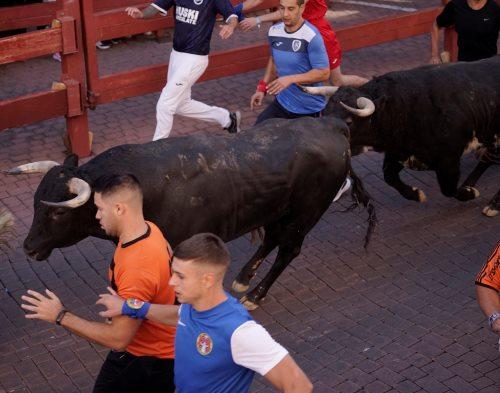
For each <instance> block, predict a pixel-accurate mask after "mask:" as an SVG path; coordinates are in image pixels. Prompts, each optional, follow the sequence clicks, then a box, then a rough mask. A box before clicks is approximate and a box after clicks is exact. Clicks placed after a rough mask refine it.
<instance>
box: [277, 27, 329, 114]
mask: <svg viewBox="0 0 500 393" xmlns="http://www.w3.org/2000/svg"><path fill="white" fill-rule="evenodd" d="M268 39H269V45H270V47H271V53H272V56H273V60H274V64H275V66H276V72H277V74H278V77H282V76H287V75H294V74H303V73H305V72H308V71H311V70H312V69H318V68H330V67H329V62H328V55H327V53H326V49H325V44H324V42H323V38H322V37H321V34H320V33H319V31H318V30H317V29H316V27H314V26H313V25H312V24H311V23H309V22H307V21H304V23H303V24H302V26H301V27H300V28H299V29H298V30H297V31H295V32H293V33H288V32H287V31H286V30H285V25H284V24H283V22H281V23H277V24H275V25H273V26H271V28H270V29H269V34H268ZM322 85H323V84H322V83H315V84H312V85H310V86H322ZM277 100H278V102H279V103H280V104H281V106H283V107H284V108H285V109H286V110H288V111H289V112H292V113H297V114H301V115H304V114H312V113H317V112H320V111H322V110H323V109H324V108H325V105H326V99H325V97H323V96H314V95H311V94H307V93H304V92H303V91H302V90H300V89H299V88H298V87H297V85H295V84H292V85H290V86H289V87H288V88H286V89H285V90H283V91H282V92H281V93H279V94H278V95H277Z"/></svg>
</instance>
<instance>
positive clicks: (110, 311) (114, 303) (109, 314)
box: [95, 287, 125, 318]
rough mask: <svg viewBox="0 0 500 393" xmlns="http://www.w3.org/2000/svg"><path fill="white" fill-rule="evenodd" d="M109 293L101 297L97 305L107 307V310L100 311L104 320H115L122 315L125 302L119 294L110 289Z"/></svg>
mask: <svg viewBox="0 0 500 393" xmlns="http://www.w3.org/2000/svg"><path fill="white" fill-rule="evenodd" d="M108 291H109V294H108V293H105V294H101V295H99V300H97V302H95V304H101V305H103V306H104V307H106V310H104V311H100V312H99V315H100V316H101V317H103V318H113V317H117V316H119V315H122V307H123V303H124V302H125V300H124V299H122V298H121V297H120V296H118V294H117V293H116V292H115V291H114V290H113V289H112V288H110V287H108Z"/></svg>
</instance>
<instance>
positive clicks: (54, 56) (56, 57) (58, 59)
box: [52, 52, 61, 63]
mask: <svg viewBox="0 0 500 393" xmlns="http://www.w3.org/2000/svg"><path fill="white" fill-rule="evenodd" d="M52 58H53V59H54V60H57V61H58V62H59V63H60V62H61V54H60V53H59V52H56V53H54V54H53V55H52Z"/></svg>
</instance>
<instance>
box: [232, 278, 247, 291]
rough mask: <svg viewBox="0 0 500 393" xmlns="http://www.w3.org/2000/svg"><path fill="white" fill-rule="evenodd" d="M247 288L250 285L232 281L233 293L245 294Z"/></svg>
mask: <svg viewBox="0 0 500 393" xmlns="http://www.w3.org/2000/svg"><path fill="white" fill-rule="evenodd" d="M249 286H250V285H245V284H242V283H240V282H238V281H237V280H234V281H233V285H232V287H233V291H234V292H246V291H247V290H248V287H249Z"/></svg>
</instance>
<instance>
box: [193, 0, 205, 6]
mask: <svg viewBox="0 0 500 393" xmlns="http://www.w3.org/2000/svg"><path fill="white" fill-rule="evenodd" d="M193 2H194V3H195V4H196V5H200V4H201V3H203V0H193Z"/></svg>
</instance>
